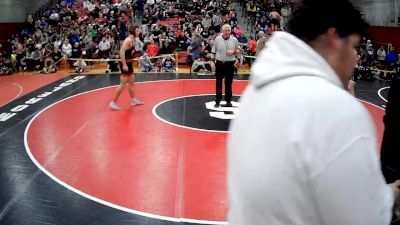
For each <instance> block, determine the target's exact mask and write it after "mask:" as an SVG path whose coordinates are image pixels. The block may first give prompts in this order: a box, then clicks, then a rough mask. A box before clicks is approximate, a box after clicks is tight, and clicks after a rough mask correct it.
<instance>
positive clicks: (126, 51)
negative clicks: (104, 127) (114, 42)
mask: <svg viewBox="0 0 400 225" xmlns="http://www.w3.org/2000/svg"><path fill="white" fill-rule="evenodd" d="M129 34H130V35H129V36H128V37H127V38H126V39H125V40H124V42H123V43H122V46H121V49H120V51H119V55H120V59H121V62H120V67H121V80H120V85H119V86H118V87H117V89H116V91H115V95H114V98H113V100H112V101H111V102H110V105H109V106H110V108H111V109H113V110H121V108H120V107H119V106H118V105H117V101H118V98H119V96H120V95H121V93H122V91H123V90H124V89H125V86H127V85H128V89H129V94H130V96H131V105H134V106H136V105H142V104H143V102H142V101H140V100H139V99H137V98H136V97H135V89H134V84H135V74H134V73H133V62H132V58H133V56H132V55H133V51H134V47H135V40H136V37H138V36H139V34H140V28H139V27H138V26H134V27H131V28H130V30H129Z"/></svg>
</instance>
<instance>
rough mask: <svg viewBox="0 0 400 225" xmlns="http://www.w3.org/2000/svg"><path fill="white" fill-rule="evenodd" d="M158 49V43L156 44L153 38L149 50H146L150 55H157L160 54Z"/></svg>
mask: <svg viewBox="0 0 400 225" xmlns="http://www.w3.org/2000/svg"><path fill="white" fill-rule="evenodd" d="M158 49H159V47H158V45H156V44H155V43H154V40H153V39H151V40H150V44H149V45H148V46H147V50H146V52H147V55H149V56H150V57H154V56H157V55H158Z"/></svg>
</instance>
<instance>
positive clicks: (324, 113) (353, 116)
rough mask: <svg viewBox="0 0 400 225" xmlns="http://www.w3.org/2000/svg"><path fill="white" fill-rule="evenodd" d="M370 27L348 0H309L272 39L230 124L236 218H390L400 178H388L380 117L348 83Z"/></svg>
mask: <svg viewBox="0 0 400 225" xmlns="http://www.w3.org/2000/svg"><path fill="white" fill-rule="evenodd" d="M337 12H340V13H337ZM315 21H318V22H315ZM310 24H313V26H310ZM367 26H368V25H367V24H366V23H365V22H364V21H363V20H362V19H361V15H360V13H359V11H357V10H356V9H355V8H354V7H353V6H352V4H351V3H350V2H349V1H348V0H325V1H320V0H304V1H303V2H302V3H300V4H299V5H297V7H296V8H295V10H294V11H293V16H292V17H291V18H290V20H289V21H288V31H289V32H288V33H286V32H274V33H273V35H272V37H271V38H270V39H269V40H268V42H267V43H266V46H265V48H264V50H263V51H262V52H261V53H260V54H259V56H258V57H257V59H256V61H255V63H254V65H253V67H252V74H251V76H250V84H249V85H248V87H247V88H246V90H245V91H244V93H243V95H242V97H241V99H240V102H241V105H240V108H239V115H238V116H237V118H236V119H235V120H233V121H232V124H231V127H230V134H229V137H228V193H229V213H228V222H229V224H230V225H254V224H257V225H262V224H266V225H281V224H282V225H385V224H389V223H390V220H391V210H392V207H393V203H394V198H398V197H399V186H400V182H399V181H396V182H394V183H392V184H389V185H387V184H386V183H385V180H384V178H383V176H382V172H381V170H380V163H379V157H378V148H377V137H376V132H375V127H374V123H373V121H372V119H371V117H370V115H369V113H368V111H367V110H366V109H365V107H364V106H363V105H362V104H361V103H360V102H359V101H358V100H357V99H356V98H354V97H353V96H352V95H351V94H350V93H349V92H348V91H347V90H346V89H345V87H347V84H348V82H349V80H350V77H351V75H352V73H353V69H354V64H355V63H356V57H357V55H356V51H355V47H356V46H357V45H358V44H359V40H360V35H361V34H362V33H363V32H364V31H366V29H367Z"/></svg>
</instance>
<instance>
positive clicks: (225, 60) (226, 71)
mask: <svg viewBox="0 0 400 225" xmlns="http://www.w3.org/2000/svg"><path fill="white" fill-rule="evenodd" d="M231 30H232V29H231V26H229V25H228V24H225V25H223V26H222V35H219V36H218V37H216V38H215V41H214V46H213V48H212V52H213V53H214V54H215V58H216V60H217V61H216V63H215V75H216V77H217V80H216V85H215V86H216V96H215V105H214V107H215V108H218V107H219V106H220V102H221V100H222V80H223V79H224V77H225V101H226V105H224V106H225V107H232V103H231V99H232V81H233V74H234V68H235V60H236V58H235V55H237V54H239V53H240V50H239V42H238V40H237V39H236V38H235V37H234V36H231Z"/></svg>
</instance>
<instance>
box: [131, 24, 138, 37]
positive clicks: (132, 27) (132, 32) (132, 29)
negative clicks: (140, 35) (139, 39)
mask: <svg viewBox="0 0 400 225" xmlns="http://www.w3.org/2000/svg"><path fill="white" fill-rule="evenodd" d="M136 28H139V26H131V27H130V28H129V34H131V35H133V36H135V35H136V34H135V30H136ZM135 37H136V36H135Z"/></svg>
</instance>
